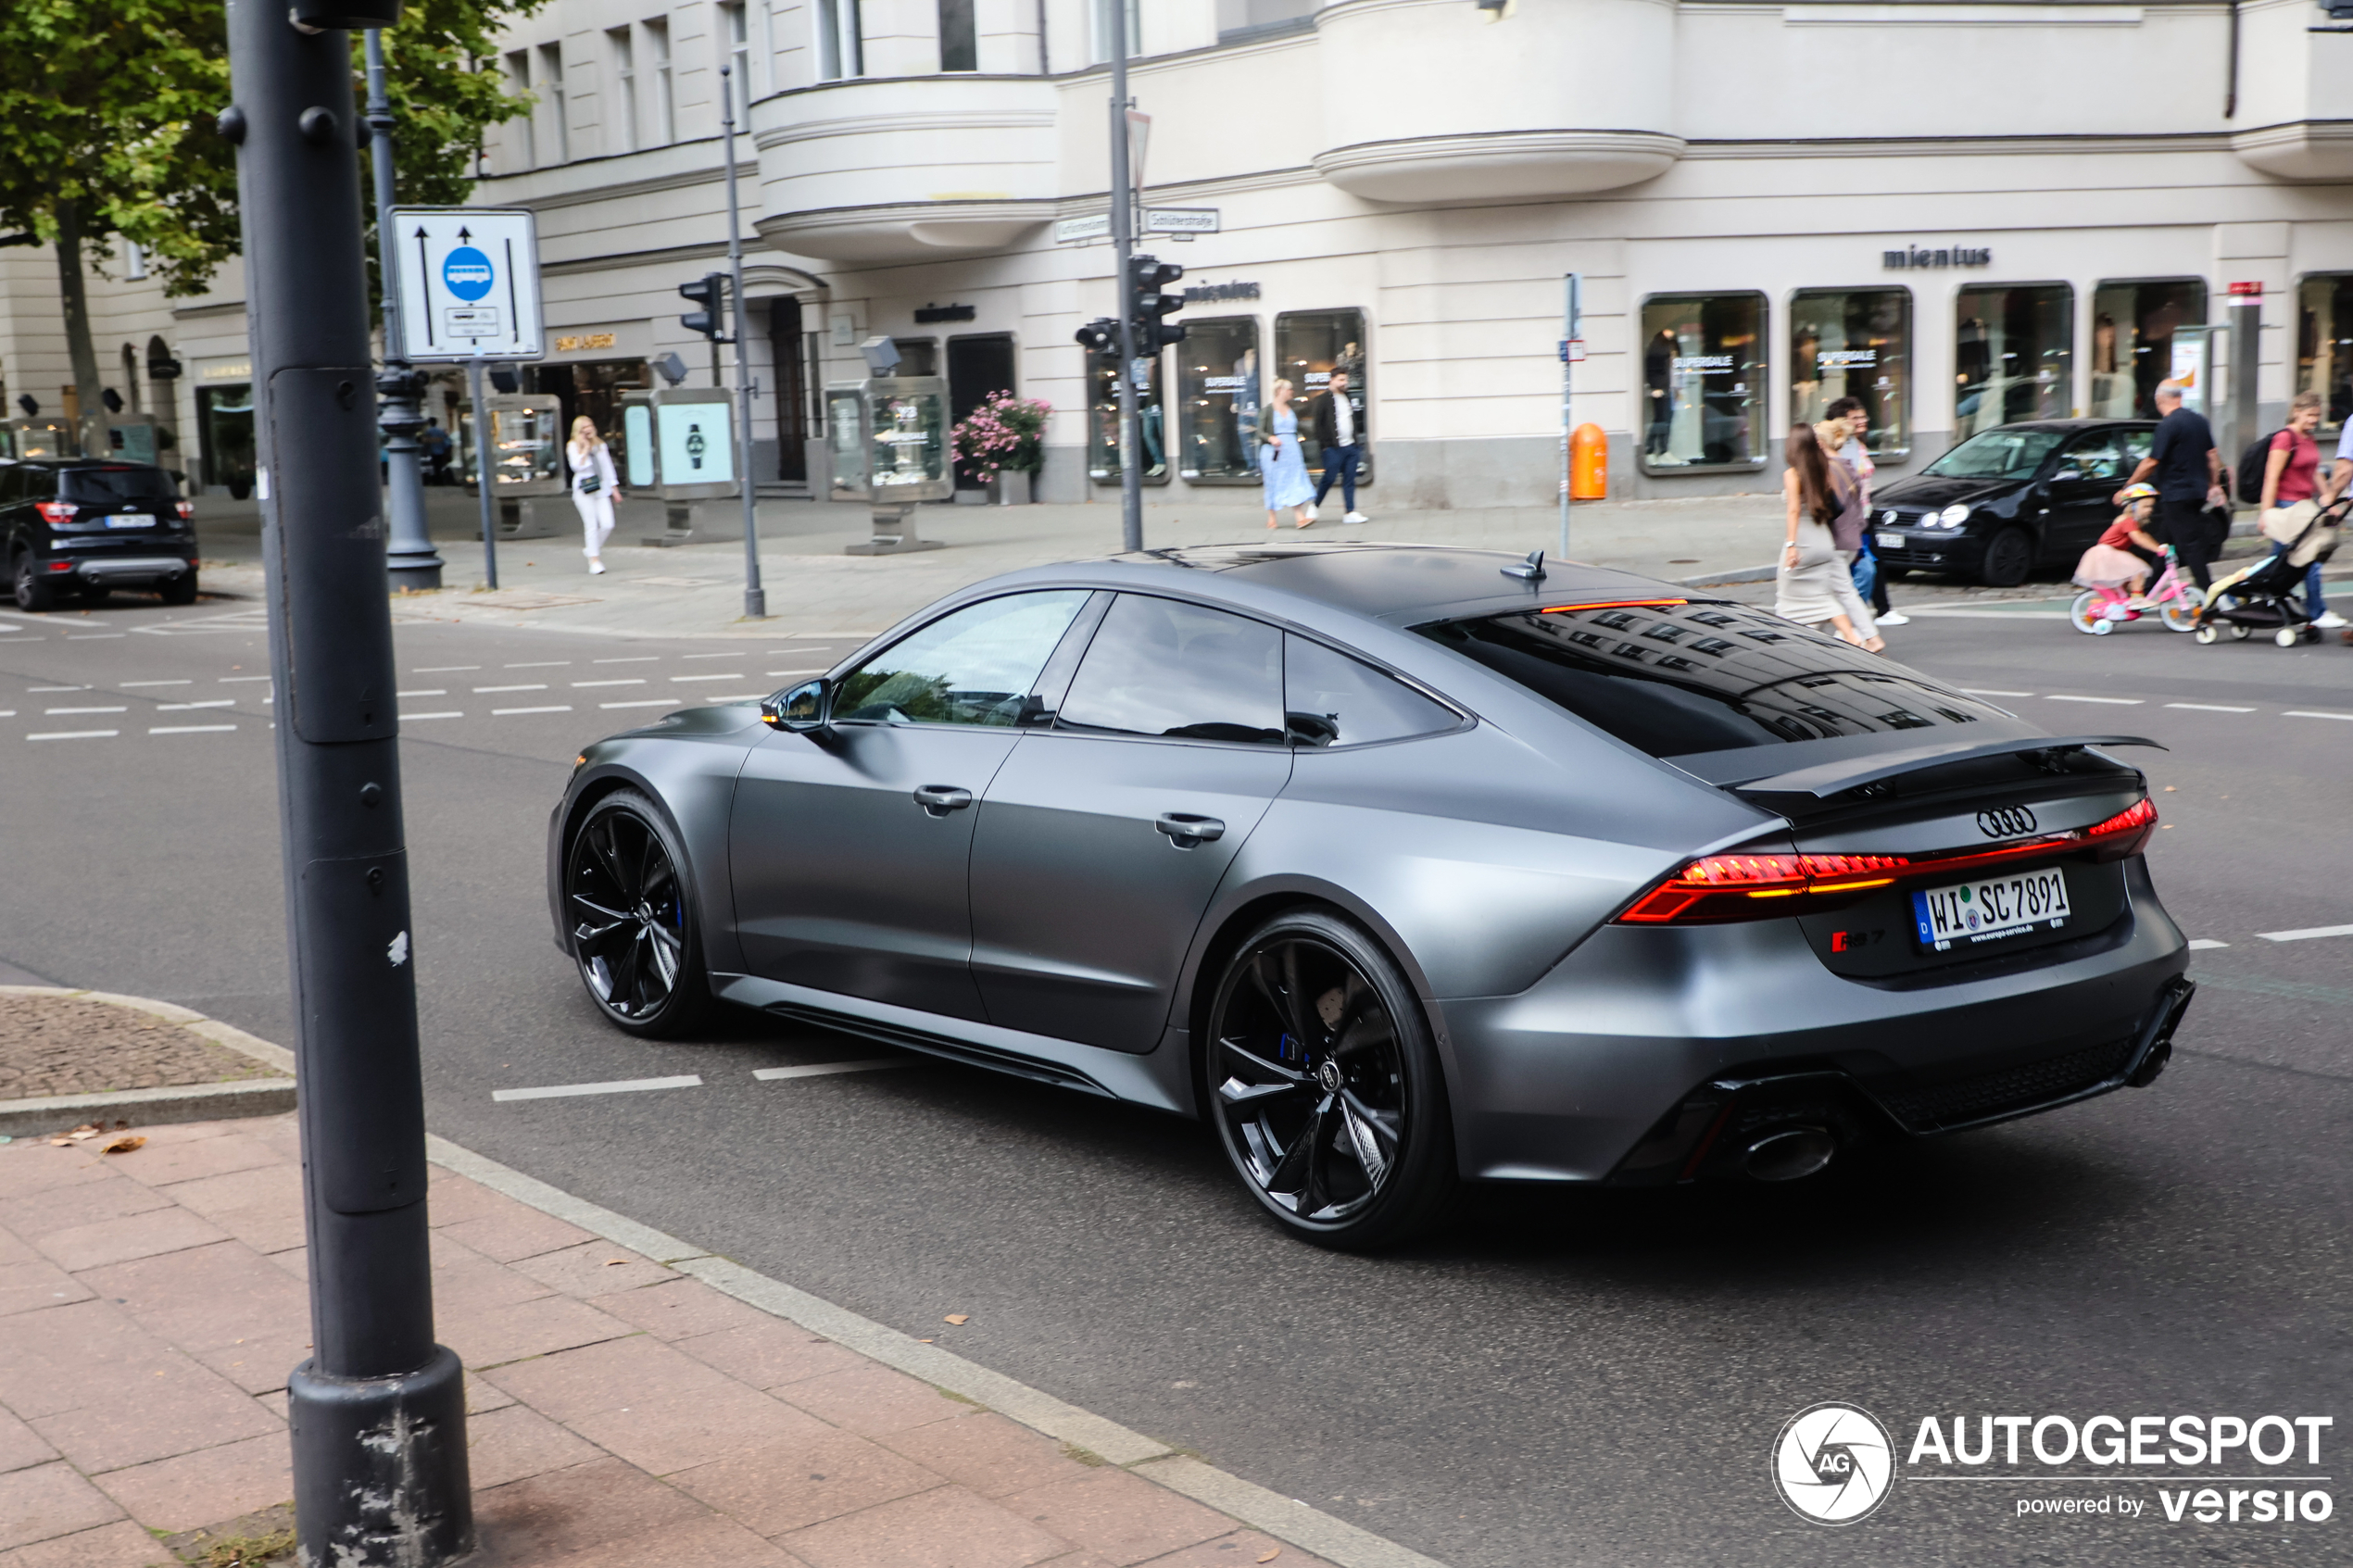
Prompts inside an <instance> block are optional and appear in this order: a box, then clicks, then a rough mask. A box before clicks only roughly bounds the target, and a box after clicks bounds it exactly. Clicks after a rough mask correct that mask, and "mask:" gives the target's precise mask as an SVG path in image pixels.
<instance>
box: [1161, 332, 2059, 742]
mask: <svg viewBox="0 0 2353 1568" xmlns="http://www.w3.org/2000/svg"><path fill="white" fill-rule="evenodd" d="M1114 368H1115V367H1114ZM1961 690H1963V691H1965V692H1967V693H1969V696H2033V695H2034V694H2033V693H2032V692H2006V691H2004V690H2002V689H2001V688H2000V687H1999V686H1963V687H1962V688H1961Z"/></svg>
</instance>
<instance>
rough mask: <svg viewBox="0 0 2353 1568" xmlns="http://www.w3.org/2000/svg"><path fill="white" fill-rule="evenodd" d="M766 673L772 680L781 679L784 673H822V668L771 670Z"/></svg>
mask: <svg viewBox="0 0 2353 1568" xmlns="http://www.w3.org/2000/svg"><path fill="white" fill-rule="evenodd" d="M767 673H768V678H769V679H770V680H772V681H774V680H781V679H782V678H783V677H785V676H786V675H822V674H824V671H823V670H771V671H768V672H767Z"/></svg>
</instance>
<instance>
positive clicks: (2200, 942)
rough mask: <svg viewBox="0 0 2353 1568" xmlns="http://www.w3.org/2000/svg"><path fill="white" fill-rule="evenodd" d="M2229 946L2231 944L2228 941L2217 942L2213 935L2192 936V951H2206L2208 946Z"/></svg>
mask: <svg viewBox="0 0 2353 1568" xmlns="http://www.w3.org/2000/svg"><path fill="white" fill-rule="evenodd" d="M2229 946H2230V944H2229V943H2228V942H2217V941H2216V940H2214V938H2212V937H2211V936H2193V937H2191V938H2190V951H2191V952H2193V953H2202V952H2205V951H2206V950H2207V949H2208V947H2229Z"/></svg>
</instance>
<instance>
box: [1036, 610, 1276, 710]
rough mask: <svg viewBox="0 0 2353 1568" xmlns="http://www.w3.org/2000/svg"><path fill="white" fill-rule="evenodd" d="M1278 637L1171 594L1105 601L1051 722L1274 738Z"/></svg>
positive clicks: (1255, 624) (1266, 628) (1271, 631)
mask: <svg viewBox="0 0 2353 1568" xmlns="http://www.w3.org/2000/svg"><path fill="white" fill-rule="evenodd" d="M1282 659H1283V637H1282V633H1279V632H1277V631H1276V630H1275V629H1274V628H1273V627H1272V626H1266V625H1262V624H1260V623H1259V622H1258V621H1246V620H1244V619H1243V618H1242V617H1240V616H1239V615H1228V614H1227V613H1226V612H1225V611H1223V610H1216V609H1205V608H1202V607H1201V606H1199V605H1189V604H1180V603H1178V602H1177V601H1176V600H1174V599H1155V598H1149V597H1147V596H1143V595H1140V594H1122V595H1120V596H1119V597H1118V598H1116V599H1114V600H1113V601H1112V607H1111V610H1110V613H1108V614H1106V615H1105V616H1104V617H1103V623H1102V626H1101V629H1099V630H1098V631H1097V632H1096V633H1095V640H1094V641H1093V642H1091V643H1089V644H1088V645H1087V657H1086V658H1085V659H1081V660H1080V661H1079V665H1078V674H1077V676H1076V678H1075V679H1073V680H1072V682H1071V684H1070V694H1069V695H1068V696H1065V697H1063V706H1062V713H1061V715H1060V716H1059V717H1058V718H1057V719H1056V720H1055V721H1054V726H1055V728H1057V729H1064V730H1085V731H1093V732H1096V733H1098V734H1122V735H1168V736H1173V737H1175V738H1176V739H1179V740H1222V741H1242V742H1249V743H1253V744H1259V745H1265V746H1280V745H1282V744H1283V673H1282V671H1283V664H1282Z"/></svg>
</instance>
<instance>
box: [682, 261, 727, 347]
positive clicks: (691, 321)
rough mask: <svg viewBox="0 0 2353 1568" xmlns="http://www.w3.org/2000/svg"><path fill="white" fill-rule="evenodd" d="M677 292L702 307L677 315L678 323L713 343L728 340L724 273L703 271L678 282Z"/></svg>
mask: <svg viewBox="0 0 2353 1568" xmlns="http://www.w3.org/2000/svg"><path fill="white" fill-rule="evenodd" d="M678 292H679V294H681V295H684V296H685V297H686V298H687V299H690V300H692V301H694V303H695V304H697V305H698V306H700V307H702V308H701V309H699V310H689V311H687V312H686V314H685V315H684V316H681V317H679V318H678V322H679V325H681V326H683V327H685V328H686V330H687V331H688V332H700V333H702V335H703V336H705V337H707V338H709V339H710V340H711V342H713V343H725V342H726V341H728V340H727V329H726V326H725V323H724V316H723V312H724V309H725V305H724V300H725V297H726V292H727V274H726V273H724V272H705V273H704V274H703V275H702V276H701V277H700V278H699V279H698V280H697V281H696V282H691V283H681V284H679V285H678ZM714 362H715V361H714Z"/></svg>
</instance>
